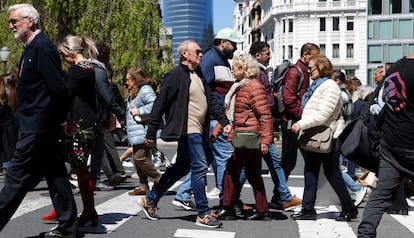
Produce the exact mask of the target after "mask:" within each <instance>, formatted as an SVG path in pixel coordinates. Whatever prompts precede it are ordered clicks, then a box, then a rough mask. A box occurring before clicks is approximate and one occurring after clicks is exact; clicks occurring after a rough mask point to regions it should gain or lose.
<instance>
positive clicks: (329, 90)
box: [291, 55, 358, 221]
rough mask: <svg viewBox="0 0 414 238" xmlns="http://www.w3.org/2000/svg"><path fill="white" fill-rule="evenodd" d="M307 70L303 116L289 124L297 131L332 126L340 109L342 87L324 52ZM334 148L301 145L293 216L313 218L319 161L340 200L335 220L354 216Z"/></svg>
mask: <svg viewBox="0 0 414 238" xmlns="http://www.w3.org/2000/svg"><path fill="white" fill-rule="evenodd" d="M308 73H309V77H310V78H311V79H313V82H312V84H311V85H310V86H309V88H308V90H307V92H306V93H305V95H304V96H303V99H302V107H303V114H302V118H301V119H300V120H299V121H297V122H296V123H294V124H293V125H292V132H293V133H296V134H298V133H299V132H300V131H303V130H306V129H309V128H312V127H316V126H331V127H332V124H335V122H336V121H337V120H338V118H339V115H340V112H341V105H342V103H341V91H340V89H339V87H338V85H337V84H336V83H335V81H334V80H332V79H331V76H332V73H333V65H332V63H331V61H330V60H329V59H328V58H327V57H326V56H324V55H316V56H312V57H311V59H310V61H309V65H308ZM339 120H343V119H342V118H340V119H339ZM332 148H335V145H332ZM333 150H334V149H332V150H331V151H330V152H329V153H319V152H310V151H305V150H303V149H301V152H302V155H303V158H304V160H305V188H304V191H303V199H302V210H301V211H300V212H298V213H295V214H292V215H291V217H292V219H294V220H316V218H317V215H316V211H315V201H316V192H317V189H318V177H319V170H320V168H321V164H322V165H323V171H324V174H325V177H326V178H327V180H328V181H329V184H330V185H331V186H332V188H333V189H334V191H335V193H336V194H337V196H338V197H339V200H340V201H341V205H342V212H341V213H340V214H339V216H337V217H336V218H335V220H336V221H350V220H351V219H355V218H357V216H358V210H357V207H355V206H354V203H353V202H352V200H351V196H350V195H349V192H348V190H347V188H346V185H345V182H344V180H343V178H342V174H341V171H340V169H339V158H338V157H334V156H333V152H334V151H333Z"/></svg>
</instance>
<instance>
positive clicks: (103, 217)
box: [79, 181, 182, 234]
mask: <svg viewBox="0 0 414 238" xmlns="http://www.w3.org/2000/svg"><path fill="white" fill-rule="evenodd" d="M181 183H182V181H178V182H176V183H175V184H174V185H173V186H172V187H171V188H170V190H174V189H175V188H176V187H178V186H180V185H181ZM150 186H151V184H150ZM140 197H142V196H131V195H128V192H126V193H123V194H121V195H119V196H117V197H114V198H112V199H110V200H108V201H106V202H104V203H101V204H99V205H98V206H95V209H96V211H97V212H98V214H99V223H100V226H98V227H91V226H85V227H80V229H79V230H80V231H81V232H88V233H99V234H100V233H111V232H113V231H115V230H116V229H117V228H118V227H120V226H121V225H122V224H124V223H125V222H127V221H128V220H129V219H131V218H132V216H134V215H136V214H137V213H138V212H140V211H141V208H140V207H139V206H138V204H137V200H138V199H139V198H140Z"/></svg>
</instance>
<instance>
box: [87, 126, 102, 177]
mask: <svg viewBox="0 0 414 238" xmlns="http://www.w3.org/2000/svg"><path fill="white" fill-rule="evenodd" d="M98 128H99V127H98ZM104 153H105V141H104V132H103V129H101V128H99V129H98V133H97V136H96V137H95V141H94V142H93V144H92V148H91V169H90V172H91V177H92V180H93V181H94V182H95V184H96V181H97V180H99V174H100V172H101V167H102V159H103V156H104Z"/></svg>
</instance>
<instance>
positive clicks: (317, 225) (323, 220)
mask: <svg viewBox="0 0 414 238" xmlns="http://www.w3.org/2000/svg"><path fill="white" fill-rule="evenodd" d="M337 212H338V209H337V208H336V206H329V207H327V208H326V209H323V210H317V213H318V219H317V220H316V221H300V220H297V221H296V222H297V224H298V230H299V237H315V238H316V237H318V238H320V237H322V238H335V237H347V238H354V237H357V236H356V235H355V233H354V231H353V230H352V228H351V227H350V226H349V225H348V223H347V222H338V221H335V217H336V215H337Z"/></svg>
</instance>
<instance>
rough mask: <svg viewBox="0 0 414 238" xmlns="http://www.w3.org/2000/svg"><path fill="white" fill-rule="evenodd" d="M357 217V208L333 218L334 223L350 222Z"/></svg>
mask: <svg viewBox="0 0 414 238" xmlns="http://www.w3.org/2000/svg"><path fill="white" fill-rule="evenodd" d="M357 217H358V208H357V207H353V208H351V209H349V210H347V211H344V212H341V213H340V214H339V216H337V217H336V218H335V220H336V221H350V220H352V219H356V218H357Z"/></svg>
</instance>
